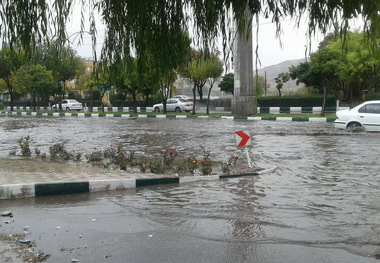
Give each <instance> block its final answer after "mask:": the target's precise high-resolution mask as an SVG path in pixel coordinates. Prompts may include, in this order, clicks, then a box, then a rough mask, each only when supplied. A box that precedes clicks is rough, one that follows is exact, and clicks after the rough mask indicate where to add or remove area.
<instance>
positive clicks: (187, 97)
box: [173, 95, 191, 100]
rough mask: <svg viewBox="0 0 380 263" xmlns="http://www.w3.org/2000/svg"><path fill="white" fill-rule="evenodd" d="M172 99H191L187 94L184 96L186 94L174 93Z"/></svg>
mask: <svg viewBox="0 0 380 263" xmlns="http://www.w3.org/2000/svg"><path fill="white" fill-rule="evenodd" d="M173 99H184V100H191V98H190V97H189V96H186V95H175V96H173Z"/></svg>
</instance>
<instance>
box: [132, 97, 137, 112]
mask: <svg viewBox="0 0 380 263" xmlns="http://www.w3.org/2000/svg"><path fill="white" fill-rule="evenodd" d="M131 95H132V101H133V112H134V113H137V99H136V93H132V94H131Z"/></svg>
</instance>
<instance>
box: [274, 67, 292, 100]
mask: <svg viewBox="0 0 380 263" xmlns="http://www.w3.org/2000/svg"><path fill="white" fill-rule="evenodd" d="M274 80H275V82H276V89H277V90H278V95H279V96H280V97H281V90H282V87H283V86H284V84H285V83H286V82H287V81H289V74H288V73H285V72H282V73H280V74H278V76H277V77H276V78H275V79H274Z"/></svg>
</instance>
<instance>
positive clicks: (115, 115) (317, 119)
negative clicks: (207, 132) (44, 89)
mask: <svg viewBox="0 0 380 263" xmlns="http://www.w3.org/2000/svg"><path fill="white" fill-rule="evenodd" d="M1 114H3V115H16V116H40V117H79V118H89V117H108V118H155V119H207V118H221V119H230V120H248V121H304V122H334V121H335V118H322V117H247V116H221V117H214V116H195V115H155V114H123V113H69V112H48V113H46V112H45V113H41V112H29V111H28V112H15V111H8V112H2V113H1Z"/></svg>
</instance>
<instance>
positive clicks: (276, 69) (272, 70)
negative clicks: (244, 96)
mask: <svg viewBox="0 0 380 263" xmlns="http://www.w3.org/2000/svg"><path fill="white" fill-rule="evenodd" d="M305 61H306V59H295V60H287V61H284V62H281V63H279V64H277V65H272V66H269V67H265V68H262V69H259V70H258V71H259V75H260V76H263V77H264V75H265V72H266V75H267V83H269V85H270V88H269V89H268V90H267V95H277V94H278V91H277V89H276V82H275V81H274V79H275V78H276V77H277V76H278V74H280V73H282V72H289V67H290V66H292V65H293V66H297V65H298V64H300V63H302V62H305ZM302 87H303V84H302V83H300V84H299V85H298V86H297V84H296V81H295V80H290V81H288V82H287V83H285V85H284V87H283V88H282V93H283V94H286V93H287V92H289V91H295V90H297V89H299V88H302Z"/></svg>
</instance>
